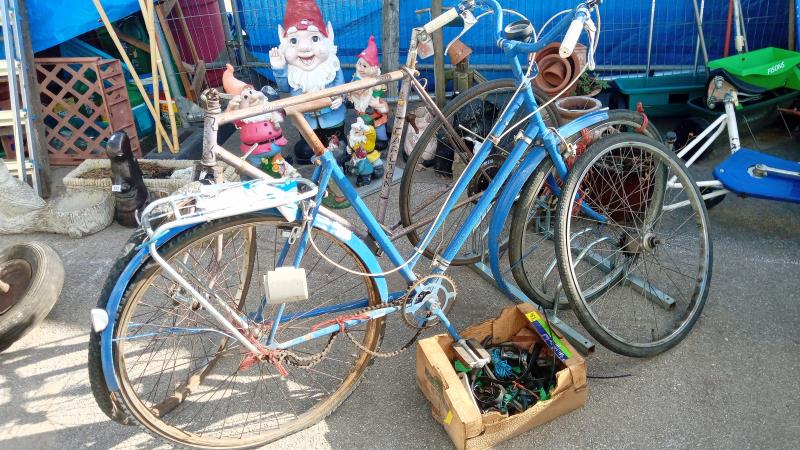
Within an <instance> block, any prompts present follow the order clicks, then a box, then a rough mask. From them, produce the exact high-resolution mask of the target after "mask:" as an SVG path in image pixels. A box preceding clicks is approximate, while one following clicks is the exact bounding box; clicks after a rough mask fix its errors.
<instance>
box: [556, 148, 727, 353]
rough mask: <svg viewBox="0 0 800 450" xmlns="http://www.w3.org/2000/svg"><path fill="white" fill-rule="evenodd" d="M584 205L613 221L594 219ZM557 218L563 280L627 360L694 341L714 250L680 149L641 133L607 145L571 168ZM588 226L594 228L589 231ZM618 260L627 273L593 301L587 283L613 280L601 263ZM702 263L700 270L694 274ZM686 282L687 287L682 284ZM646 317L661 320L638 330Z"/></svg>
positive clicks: (585, 317) (590, 324)
mask: <svg viewBox="0 0 800 450" xmlns="http://www.w3.org/2000/svg"><path fill="white" fill-rule="evenodd" d="M614 176H616V177H617V178H610V177H614ZM673 177H674V178H673ZM673 179H674V180H675V181H674V182H673ZM675 183H678V184H679V186H678V187H675V186H674V184H675ZM676 190H677V192H676ZM681 202H686V203H687V205H688V206H689V207H690V208H691V211H689V212H688V213H687V214H689V215H688V217H686V218H683V217H682V216H681V214H683V213H684V212H686V211H687V209H686V208H685V207H684V208H680V207H676V206H677V205H680V204H681ZM583 206H589V207H591V208H592V209H593V210H595V211H596V212H598V213H600V214H602V215H603V216H605V218H606V219H605V221H604V222H602V223H600V224H598V222H597V221H596V220H593V219H591V218H588V217H586V213H585V211H584V210H582V209H581V208H582V207H583ZM622 208H624V209H622ZM673 212H674V214H673ZM557 214H558V217H557V220H556V235H555V241H556V252H557V253H556V256H557V262H558V269H559V275H560V277H561V280H562V283H563V286H564V291H565V293H566V294H567V297H568V298H569V300H570V302H571V304H572V307H573V309H574V310H575V314H576V315H577V317H578V319H579V320H580V322H581V324H582V325H583V326H584V328H586V330H587V331H588V332H589V334H591V336H592V337H593V338H594V339H596V340H597V341H598V342H600V343H601V344H603V345H604V346H606V347H607V348H609V349H610V350H612V351H614V352H616V353H619V354H622V355H626V356H632V357H650V356H654V355H657V354H659V353H662V352H664V351H666V350H668V349H670V348H672V347H673V346H675V345H677V344H678V343H679V342H680V341H681V340H683V339H684V338H685V337H686V335H687V334H688V333H689V331H691V329H692V327H693V326H694V325H695V323H696V322H697V320H698V319H699V317H700V314H701V313H702V310H703V306H704V305H705V301H706V298H707V296H708V289H709V286H710V280H711V272H712V265H713V249H712V244H711V239H710V236H709V221H708V213H707V210H706V208H705V205H704V202H703V201H702V197H701V196H700V192H699V190H698V188H697V185H696V184H695V183H694V180H693V179H692V177H691V175H690V174H689V173H688V171H687V170H686V166H685V165H684V163H683V162H682V161H680V160H679V159H678V158H677V157H676V156H675V154H674V153H673V152H671V151H669V150H668V149H667V148H666V146H664V145H663V144H662V143H660V142H658V141H656V140H654V139H652V138H649V137H647V136H642V135H639V134H633V133H621V134H616V135H611V136H607V137H605V138H603V139H601V140H600V141H598V142H596V143H595V144H594V145H592V146H591V147H590V148H589V149H588V150H587V152H586V153H584V154H583V155H582V156H581V157H580V158H579V159H578V161H577V162H576V164H575V166H574V167H573V168H572V170H571V171H570V174H569V176H568V177H567V180H566V182H565V183H564V188H563V191H562V196H561V198H560V199H559V205H558V211H557ZM582 221H585V223H587V224H589V226H587V227H585V228H581V224H582V223H583V222H582ZM687 224H690V225H687ZM573 225H574V226H573ZM692 225H693V226H692ZM638 227H640V228H638ZM587 229H588V230H589V232H586V231H584V230H587ZM681 229H684V230H688V231H687V232H686V233H685V234H684V231H681ZM693 231H695V232H696V233H697V236H693ZM580 232H583V234H582V235H579V236H577V237H576V233H580ZM678 233H681V235H680V236H679V238H680V239H681V241H680V242H681V245H678V244H677V243H676V241H677V238H676V235H678ZM690 241H691V242H690ZM600 244H602V246H601V245H600ZM604 252H608V253H604ZM668 252H674V253H677V254H676V255H675V257H673V255H672V254H670V253H668ZM694 252H696V254H694ZM604 254H607V255H608V256H602V255H604ZM586 255H596V256H589V258H588V259H585V258H586ZM612 257H613V258H615V259H616V261H615V263H616V264H618V265H619V266H618V267H623V268H624V274H623V276H620V277H618V280H617V281H616V282H615V283H614V284H613V285H611V286H608V288H607V289H605V291H604V292H603V293H602V294H601V295H599V296H598V297H596V298H594V299H589V298H587V297H586V296H585V295H584V293H583V291H582V286H591V281H592V279H593V277H595V276H596V275H594V274H595V273H597V274H599V276H600V277H601V278H602V277H603V276H605V275H604V270H602V267H601V265H602V263H603V262H604V261H606V260H610V259H611V258H612ZM587 261H588V262H587ZM648 261H649V264H650V267H649V268H648ZM694 262H696V264H697V267H696V270H695V268H694V266H692V267H689V268H688V269H687V267H688V266H689V265H690V264H694ZM670 263H672V264H674V267H671V266H668V264H670ZM654 266H657V267H654ZM678 275H680V276H683V277H684V278H682V279H681V280H683V279H685V280H687V281H686V282H680V281H679V282H677V283H676V282H675V281H674V279H673V277H675V278H677V276H678ZM690 281H694V283H690ZM660 294H665V295H666V296H660ZM671 302H672V303H671ZM640 318H641V319H644V320H645V321H647V320H649V319H648V318H652V320H653V322H652V323H646V324H644V325H642V326H638V325H635V324H631V323H629V321H634V322H635V321H637V320H638V319H640ZM661 318H663V319H664V320H663V322H661V323H660V324H658V323H656V321H657V320H658V319H661ZM618 324H619V325H618ZM667 324H669V325H667ZM673 325H674V326H675V328H674V329H673V328H672V326H673Z"/></svg>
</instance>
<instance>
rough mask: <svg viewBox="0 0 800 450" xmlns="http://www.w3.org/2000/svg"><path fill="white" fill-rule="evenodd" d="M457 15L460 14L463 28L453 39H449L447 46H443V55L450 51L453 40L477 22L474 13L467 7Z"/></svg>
mask: <svg viewBox="0 0 800 450" xmlns="http://www.w3.org/2000/svg"><path fill="white" fill-rule="evenodd" d="M459 15H460V16H461V20H462V21H464V28H463V29H461V32H460V33H458V36H456V37H455V39H453V40H452V41H450V43H449V44H447V47H445V49H444V54H445V55H447V54H448V52H449V51H450V47H451V46H452V45H453V43H454V42H456V41H457V40H459V39H461V36H464V35H465V34H467V31H469V30H470V28H472V27H474V26H475V24H476V23H478V19H477V18H476V17H475V15H474V14H472V11H471V10H469V9H465V10H463V11H461V13H459Z"/></svg>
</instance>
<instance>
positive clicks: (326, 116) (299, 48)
mask: <svg viewBox="0 0 800 450" xmlns="http://www.w3.org/2000/svg"><path fill="white" fill-rule="evenodd" d="M278 38H279V39H280V46H279V47H277V48H273V49H272V50H270V52H269V62H270V64H271V65H272V72H273V74H274V75H275V81H276V82H277V83H278V88H279V89H280V90H281V91H284V92H288V93H289V94H291V95H300V94H304V93H309V92H317V91H320V90H322V89H325V88H330V87H333V86H339V85H341V84H344V75H343V74H342V70H341V68H340V65H339V58H338V57H337V56H336V45H334V43H333V40H334V36H333V28H332V27H331V24H330V22H328V24H327V26H326V24H325V22H324V21H323V19H322V12H321V11H320V9H319V6H317V4H316V3H315V2H314V0H288V1H287V3H286V15H285V16H284V18H283V26H280V25H278ZM343 102H344V100H343V98H342V97H336V98H334V99H333V104H332V105H331V107H329V108H325V109H322V110H319V111H315V112H312V113H306V115H305V117H306V120H307V121H308V123H309V124H310V125H311V128H313V129H314V131H315V132H316V134H317V136H318V137H319V138H320V140H321V141H322V143H323V145H326V146H327V145H329V143H330V140H331V137H333V136H337V137H338V138H339V140H340V141H344V119H345V113H346V109H345V108H343V107H342V105H343ZM294 153H295V162H296V163H297V164H310V163H311V158H312V157H313V156H314V152H313V151H312V150H311V147H309V145H308V144H307V143H306V142H305V141H304V140H300V141H299V142H298V143H297V144H296V145H295V148H294Z"/></svg>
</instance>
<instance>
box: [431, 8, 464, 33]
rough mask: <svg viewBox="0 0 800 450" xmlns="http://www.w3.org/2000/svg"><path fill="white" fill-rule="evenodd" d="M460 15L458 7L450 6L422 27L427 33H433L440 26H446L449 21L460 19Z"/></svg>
mask: <svg viewBox="0 0 800 450" xmlns="http://www.w3.org/2000/svg"><path fill="white" fill-rule="evenodd" d="M458 17H459V16H458V9H457V8H450V9H448V10H447V11H445V12H443V13H442V14H441V15H439V16H437V17H436V18H435V19H433V20H431V21H430V22H428V23H426V24H425V26H424V27H422V28H423V29H424V30H425V32H426V33H428V34H431V33H433V32H434V31H437V30H439V29H440V28H442V27H444V26H445V25H447V24H448V23H450V22H452V21H454V20H456V19H458Z"/></svg>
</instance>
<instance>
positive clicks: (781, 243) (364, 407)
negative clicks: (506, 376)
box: [0, 137, 800, 450]
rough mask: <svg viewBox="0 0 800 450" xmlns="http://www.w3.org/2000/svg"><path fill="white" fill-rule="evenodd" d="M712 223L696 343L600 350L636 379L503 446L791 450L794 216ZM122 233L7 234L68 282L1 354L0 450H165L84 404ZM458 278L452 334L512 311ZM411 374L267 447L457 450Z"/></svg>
mask: <svg viewBox="0 0 800 450" xmlns="http://www.w3.org/2000/svg"><path fill="white" fill-rule="evenodd" d="M768 138H769V137H768ZM765 139H767V138H765ZM791 145H792V143H791V142H788V143H787V142H783V145H781V146H779V147H778V148H777V149H776V150H775V152H777V154H783V155H784V156H786V157H790V158H795V159H797V158H798V154H797V152H796V150H794V153H792V150H791ZM721 153H722V152H721V151H720V150H717V152H716V155H715V157H714V158H713V160H712V161H709V162H708V163H705V164H704V167H705V168H706V169H707V168H708V167H710V166H711V164H713V163H714V162H715V161H718V160H719V159H721V157H722V155H721ZM706 173H707V172H706ZM711 218H712V225H713V238H714V246H715V262H714V276H713V285H712V290H711V295H710V297H709V300H708V303H707V305H706V308H705V310H704V313H703V317H702V318H701V320H700V322H699V323H698V324H697V326H696V327H695V330H694V331H693V332H692V333H691V334H690V335H689V336H688V338H687V339H686V340H685V341H684V342H683V343H682V344H681V345H680V346H678V347H677V348H675V349H673V350H671V351H670V352H668V353H667V354H665V355H661V356H659V357H656V358H654V359H650V360H644V361H642V360H634V359H629V358H623V357H619V356H616V355H614V354H612V353H610V352H608V351H605V350H603V349H599V350H598V351H597V353H596V354H595V355H593V356H592V357H591V358H590V359H589V374H590V375H592V376H608V375H619V374H630V377H627V378H620V379H610V380H601V379H592V380H590V393H589V400H588V403H587V404H586V406H585V407H584V408H582V409H581V410H579V411H576V412H573V413H571V414H569V415H567V416H565V417H562V418H559V419H557V420H556V421H554V422H551V423H549V424H546V425H544V426H542V427H540V428H538V429H536V430H534V431H532V432H529V433H528V434H525V435H524V436H522V437H519V438H516V439H514V440H511V441H509V442H508V443H506V444H504V445H503V446H502V447H501V448H507V449H517V448H519V449H522V448H535V447H539V448H541V447H545V448H587V447H592V448H653V447H658V448H668V447H669V448H686V447H716V448H745V447H757V448H796V447H797V442H798V441H800V394H798V392H800V377H798V375H797V374H798V370H799V369H800V338H798V333H797V329H798V324H800V289H798V288H799V287H800V281H799V280H800V277H799V276H798V275H799V274H800V257H798V255H800V238H798V234H799V233H800V208H798V207H797V206H790V205H783V204H778V203H769V202H763V201H756V200H742V199H738V198H729V199H726V200H725V201H724V202H723V203H722V204H721V205H720V206H718V207H717V208H716V209H714V210H713V211H712V213H711ZM129 234H130V232H129V230H126V229H123V228H121V227H119V226H112V227H110V228H108V229H107V230H105V231H103V232H101V233H98V234H96V235H94V236H90V237H87V238H85V239H82V240H72V239H69V238H66V237H60V236H52V235H39V236H12V237H8V236H3V237H0V246H5V245H8V244H13V243H17V242H25V241H28V240H32V239H39V240H43V241H45V242H47V243H49V244H51V245H52V246H53V247H55V249H56V250H57V251H58V252H59V253H60V254H61V256H62V258H63V259H64V262H65V265H66V273H67V280H66V285H65V286H64V290H63V292H62V295H61V299H60V301H59V302H58V303H57V304H56V306H55V308H54V309H53V311H52V312H51V314H50V315H49V317H48V318H47V320H46V321H45V322H44V323H43V324H42V325H41V326H40V327H39V328H38V329H36V330H35V331H33V332H32V333H30V334H29V335H28V336H26V337H25V338H24V339H22V340H21V341H20V342H18V343H17V344H15V345H14V346H12V347H11V348H10V349H9V350H8V351H6V352H5V353H3V354H2V355H0V449H9V450H10V449H27V448H37V449H77V448H103V449H104V448H120V449H122V448H166V447H168V446H166V445H165V444H163V443H162V442H159V441H157V440H154V439H153V438H150V437H149V436H148V435H147V434H145V433H144V432H142V431H141V430H140V429H138V428H136V427H124V426H121V425H117V424H116V423H112V422H110V421H109V420H107V419H106V418H105V416H104V415H103V414H102V413H101V412H100V411H99V410H98V409H97V407H96V406H95V404H94V401H93V399H92V396H91V393H90V392H89V385H88V380H87V371H86V342H87V330H88V310H89V309H90V308H91V307H92V306H93V305H94V304H95V302H96V299H97V298H96V297H97V295H98V292H99V289H100V285H101V283H102V281H103V280H104V278H105V276H106V272H107V270H108V268H109V265H110V264H111V262H112V260H113V258H114V257H115V255H116V254H117V252H118V251H119V249H120V247H121V245H122V243H123V242H124V241H125V240H126V238H127V236H128V235H129ZM452 275H453V277H454V278H455V279H456V280H457V282H458V286H459V289H460V297H461V301H460V303H459V304H458V306H457V308H456V311H455V314H454V317H455V323H456V325H457V326H459V327H463V326H466V325H468V324H470V323H474V322H478V321H481V320H484V319H486V318H488V317H491V316H493V315H494V314H496V312H497V311H498V309H500V308H502V307H504V306H507V305H508V302H507V300H506V299H504V298H503V297H501V296H500V295H499V294H498V293H497V292H496V291H495V290H494V289H493V288H492V287H491V286H489V285H488V284H486V283H485V282H484V281H482V280H481V279H480V278H479V277H478V276H477V275H475V274H474V273H472V272H470V271H469V270H466V269H461V270H458V269H456V270H453V272H452ZM567 319H568V320H569V317H567ZM393 344H399V339H395V340H394V342H393V339H392V337H391V334H390V335H389V339H388V340H387V341H385V345H387V346H392V345H393ZM390 348H391V347H390ZM413 367H414V355H413V352H407V353H405V354H403V355H401V356H399V357H396V358H394V359H391V360H379V361H377V363H376V364H375V365H374V366H373V367H372V368H371V369H370V371H369V372H368V373H367V376H366V379H365V381H364V382H363V383H362V384H361V385H360V387H359V389H358V390H357V391H356V392H355V393H354V394H353V396H352V397H351V398H350V399H349V400H347V401H346V402H345V403H344V404H343V405H342V406H341V407H340V408H339V409H338V410H337V411H336V412H335V413H334V414H333V415H332V416H331V417H329V418H328V419H327V420H325V421H323V422H321V423H319V424H318V425H316V426H314V427H312V428H310V429H308V430H306V431H303V432H301V433H298V434H296V435H294V436H292V437H290V438H287V439H285V440H283V441H281V442H279V443H278V444H276V445H274V446H272V447H270V448H275V449H278V448H280V449H292V448H298V449H300V448H303V449H306V448H364V449H373V448H381V449H393V448H448V447H449V446H450V443H449V439H448V437H447V435H446V434H445V433H444V432H443V431H442V429H441V428H440V427H439V426H438V425H437V424H436V422H435V421H434V420H433V418H432V417H431V415H430V412H429V408H428V406H427V404H426V402H425V400H424V398H423V397H422V395H421V393H420V392H419V390H418V389H417V387H416V383H415V380H414V370H413Z"/></svg>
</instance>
